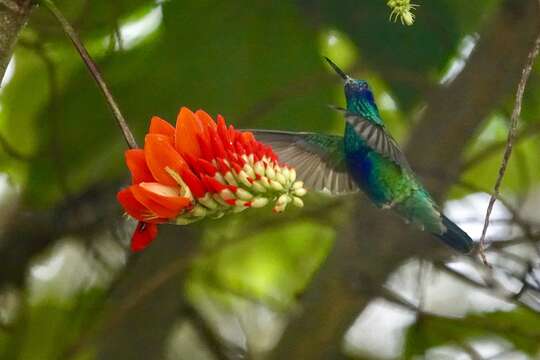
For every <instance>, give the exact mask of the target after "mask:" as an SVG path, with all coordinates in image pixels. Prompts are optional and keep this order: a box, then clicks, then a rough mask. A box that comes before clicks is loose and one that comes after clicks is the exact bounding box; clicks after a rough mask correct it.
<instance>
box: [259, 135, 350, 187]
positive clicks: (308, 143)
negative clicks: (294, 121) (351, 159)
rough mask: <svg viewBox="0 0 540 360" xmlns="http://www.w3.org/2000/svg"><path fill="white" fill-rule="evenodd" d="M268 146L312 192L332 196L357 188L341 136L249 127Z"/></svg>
mask: <svg viewBox="0 0 540 360" xmlns="http://www.w3.org/2000/svg"><path fill="white" fill-rule="evenodd" d="M249 131H251V132H253V134H254V135H255V138H256V139H257V140H259V141H261V142H262V143H265V144H267V145H270V146H271V147H272V149H273V150H274V152H275V153H276V154H277V155H278V157H279V160H280V162H282V163H285V164H288V165H291V166H292V167H294V168H295V170H296V174H297V178H298V179H299V180H302V181H303V182H304V186H305V187H306V188H307V189H309V190H312V191H321V192H327V193H330V194H332V195H339V194H346V193H352V192H356V191H358V186H357V185H356V183H355V182H354V180H353V179H352V178H351V176H350V175H349V173H348V171H347V166H346V163H345V153H344V147H343V137H341V136H335V135H323V134H316V133H307V132H301V133H295V132H287V131H277V130H249Z"/></svg>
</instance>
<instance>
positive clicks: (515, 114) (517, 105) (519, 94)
mask: <svg viewBox="0 0 540 360" xmlns="http://www.w3.org/2000/svg"><path fill="white" fill-rule="evenodd" d="M539 3H540V1H539ZM539 50H540V34H538V36H537V38H536V40H535V42H534V46H533V48H532V49H531V51H530V52H529V55H528V57H527V63H526V64H525V67H524V68H523V72H522V74H521V79H520V80H519V84H518V88H517V91H516V99H515V102H514V109H513V110H512V117H511V120H510V121H511V123H510V130H509V131H508V140H507V143H506V148H505V150H504V155H503V160H502V163H501V167H500V168H499V176H498V177H497V181H496V182H495V186H494V188H493V194H492V195H491V197H490V199H489V205H488V208H487V210H486V219H485V221H484V228H483V229H482V236H481V237H480V246H479V254H480V257H481V259H482V261H483V262H484V264H485V265H487V266H489V263H488V261H487V259H486V255H485V252H484V250H485V239H486V233H487V229H488V226H489V217H490V216H491V212H492V210H493V206H494V205H495V201H496V200H497V197H498V196H499V189H500V187H501V183H502V180H503V177H504V174H505V172H506V168H507V166H508V161H509V160H510V155H511V154H512V146H513V142H514V138H515V136H516V131H517V127H518V120H519V115H520V114H521V105H522V102H523V94H524V92H525V86H526V85H527V80H528V79H529V75H530V74H531V70H532V67H533V65H534V61H535V59H536V56H537V55H538V51H539Z"/></svg>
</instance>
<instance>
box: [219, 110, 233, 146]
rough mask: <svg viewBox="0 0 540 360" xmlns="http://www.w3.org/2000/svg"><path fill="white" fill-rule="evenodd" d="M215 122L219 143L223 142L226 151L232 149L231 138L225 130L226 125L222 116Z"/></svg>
mask: <svg viewBox="0 0 540 360" xmlns="http://www.w3.org/2000/svg"><path fill="white" fill-rule="evenodd" d="M217 120H218V126H217V131H218V134H219V137H220V138H221V141H223V145H224V147H225V149H227V150H230V149H233V145H232V142H231V138H230V137H229V131H228V130H227V124H225V119H224V118H223V116H221V115H218V116H217Z"/></svg>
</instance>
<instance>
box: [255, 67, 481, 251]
mask: <svg viewBox="0 0 540 360" xmlns="http://www.w3.org/2000/svg"><path fill="white" fill-rule="evenodd" d="M325 59H326V61H327V62H328V63H329V64H330V66H331V67H332V68H333V69H334V71H335V72H336V73H337V74H338V75H339V76H340V77H341V78H342V79H343V81H344V92H345V99H346V108H337V109H338V110H339V111H341V112H342V113H343V114H344V120H345V132H344V135H343V136H336V135H326V134H319V133H313V132H287V131H279V130H254V131H253V132H254V134H255V137H256V138H257V139H258V140H260V141H261V142H263V143H267V144H268V145H270V146H272V148H273V150H274V152H276V153H277V155H278V157H279V159H280V161H283V162H284V163H286V164H289V165H291V166H292V167H294V168H295V169H296V172H297V178H298V179H299V180H303V181H304V186H305V187H306V188H307V189H308V190H312V191H320V192H326V193H330V194H333V195H339V194H347V193H353V192H356V191H358V190H362V191H363V192H364V193H365V194H366V195H367V197H368V198H369V199H370V200H371V201H372V202H373V203H374V204H375V205H376V206H377V207H379V208H381V209H391V210H393V211H395V212H397V213H398V214H399V215H400V216H401V217H402V218H403V219H404V220H405V221H406V222H407V223H411V224H414V225H416V226H417V227H418V228H420V229H421V230H424V231H427V232H429V233H431V234H433V235H434V236H436V237H437V238H439V239H440V240H442V241H443V242H444V243H445V244H447V245H448V246H450V247H452V248H454V249H455V250H457V251H459V252H462V253H469V252H471V250H472V249H473V247H474V241H473V240H472V239H471V238H470V237H469V235H467V233H465V231H463V230H462V229H461V228H460V227H459V226H458V225H456V224H455V223H454V222H452V220H450V219H449V218H447V217H446V216H445V215H444V214H442V212H441V210H440V209H439V207H438V206H437V204H436V203H435V201H434V200H433V199H432V197H431V195H430V194H429V193H428V191H427V190H426V189H425V188H424V187H423V186H422V184H421V183H420V181H419V180H418V178H417V177H416V175H415V174H414V172H413V170H412V169H411V167H410V166H409V164H408V162H407V159H406V158H405V155H404V153H403V152H402V151H401V149H400V148H399V145H398V143H397V142H396V140H394V138H393V137H392V135H391V134H390V133H389V131H388V129H387V128H386V126H385V124H384V121H383V119H382V118H381V115H380V113H379V110H378V108H377V104H376V103H375V99H374V97H373V92H372V91H371V89H370V87H369V85H368V83H367V82H366V81H364V80H357V79H353V78H352V77H351V76H349V75H347V74H346V73H345V72H343V71H342V70H341V69H340V68H339V67H338V66H337V65H336V64H334V63H333V62H332V61H331V60H330V59H328V58H326V57H325Z"/></svg>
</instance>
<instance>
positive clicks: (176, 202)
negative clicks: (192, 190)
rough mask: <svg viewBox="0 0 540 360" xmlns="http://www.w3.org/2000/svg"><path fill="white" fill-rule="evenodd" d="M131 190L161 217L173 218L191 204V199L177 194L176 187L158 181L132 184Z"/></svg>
mask: <svg viewBox="0 0 540 360" xmlns="http://www.w3.org/2000/svg"><path fill="white" fill-rule="evenodd" d="M131 192H132V193H133V196H135V198H136V199H137V200H138V201H140V202H141V203H142V204H143V205H144V206H146V207H147V208H148V209H150V210H151V211H152V212H153V213H155V214H156V215H157V216H159V217H161V218H166V219H172V218H175V217H176V216H177V215H178V213H180V211H181V210H182V209H184V208H186V207H188V206H189V205H191V201H190V200H189V199H188V198H185V197H182V196H179V195H178V192H177V191H176V189H174V188H171V187H168V186H165V185H162V184H159V183H141V184H139V185H132V186H131Z"/></svg>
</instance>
